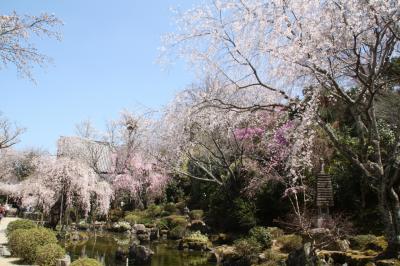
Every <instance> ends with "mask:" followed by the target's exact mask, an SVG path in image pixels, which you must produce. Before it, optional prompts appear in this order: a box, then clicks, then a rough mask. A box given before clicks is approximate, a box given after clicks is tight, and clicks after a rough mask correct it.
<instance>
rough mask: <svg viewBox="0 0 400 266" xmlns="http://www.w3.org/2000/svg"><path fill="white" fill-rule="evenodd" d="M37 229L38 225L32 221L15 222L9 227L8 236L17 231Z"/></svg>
mask: <svg viewBox="0 0 400 266" xmlns="http://www.w3.org/2000/svg"><path fill="white" fill-rule="evenodd" d="M35 227H37V225H36V223H35V222H33V221H31V220H27V219H21V220H15V221H12V222H10V223H9V224H8V225H7V236H8V235H9V234H11V233H12V232H13V231H15V230H17V229H31V228H35Z"/></svg>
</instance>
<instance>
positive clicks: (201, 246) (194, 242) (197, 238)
mask: <svg viewBox="0 0 400 266" xmlns="http://www.w3.org/2000/svg"><path fill="white" fill-rule="evenodd" d="M210 246H211V242H210V240H209V239H208V237H207V236H206V235H203V234H202V233H201V232H199V231H197V232H192V233H190V234H189V235H187V236H185V237H183V239H182V241H181V242H180V244H179V248H182V249H193V250H201V251H204V250H206V249H207V248H208V247H210Z"/></svg>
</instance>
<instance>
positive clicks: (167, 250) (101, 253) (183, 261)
mask: <svg viewBox="0 0 400 266" xmlns="http://www.w3.org/2000/svg"><path fill="white" fill-rule="evenodd" d="M131 242H132V241H131V238H130V237H129V236H126V235H123V234H116V233H109V232H104V233H92V234H90V237H89V239H88V240H85V241H81V242H77V243H74V244H72V243H64V246H65V248H66V250H67V253H68V255H70V256H71V260H72V261H74V260H77V259H78V258H79V257H86V256H87V257H89V258H94V259H97V260H99V261H101V262H102V264H103V265H105V266H126V261H118V260H117V259H116V251H117V249H118V248H120V249H125V250H126V249H128V248H129V245H130V244H131ZM176 246H177V242H176V241H173V240H160V241H153V242H151V243H150V244H149V247H150V248H151V249H152V250H153V251H154V255H153V259H152V262H151V266H212V265H216V264H215V263H210V262H208V258H209V256H210V254H209V253H207V252H197V251H181V250H178V249H177V248H176ZM129 265H132V263H129ZM149 266H150V265H149Z"/></svg>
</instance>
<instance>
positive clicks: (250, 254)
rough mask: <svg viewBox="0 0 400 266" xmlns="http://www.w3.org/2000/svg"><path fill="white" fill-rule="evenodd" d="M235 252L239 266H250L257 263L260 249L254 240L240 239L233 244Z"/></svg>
mask: <svg viewBox="0 0 400 266" xmlns="http://www.w3.org/2000/svg"><path fill="white" fill-rule="evenodd" d="M233 246H234V247H235V251H236V254H237V256H238V258H237V263H238V264H239V265H252V264H253V263H255V262H257V259H258V254H259V253H260V252H261V250H262V247H261V245H260V243H258V242H257V241H256V240H255V239H254V238H242V239H238V240H236V241H235V242H234V245H233Z"/></svg>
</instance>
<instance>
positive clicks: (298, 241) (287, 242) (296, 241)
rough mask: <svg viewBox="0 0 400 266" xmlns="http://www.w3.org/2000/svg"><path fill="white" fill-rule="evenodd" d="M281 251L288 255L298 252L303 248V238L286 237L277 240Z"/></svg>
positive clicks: (296, 236)
mask: <svg viewBox="0 0 400 266" xmlns="http://www.w3.org/2000/svg"><path fill="white" fill-rule="evenodd" d="M277 242H278V243H279V245H280V246H281V250H282V251H283V252H286V253H290V252H292V251H295V250H298V249H300V248H302V247H303V238H302V237H301V236H298V235H294V234H292V235H284V236H281V237H279V238H278V239H277Z"/></svg>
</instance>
